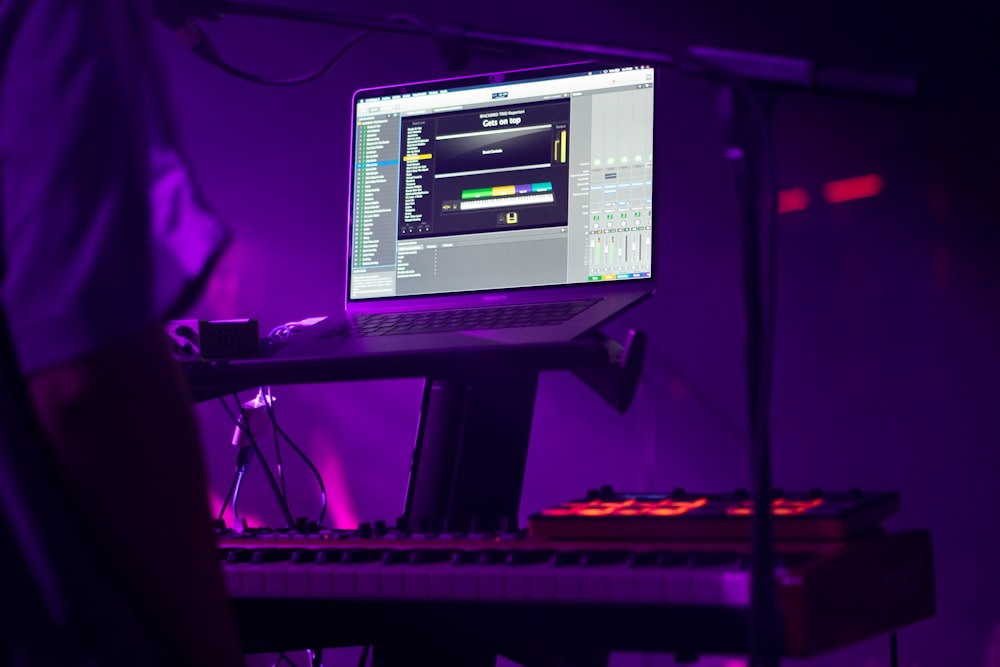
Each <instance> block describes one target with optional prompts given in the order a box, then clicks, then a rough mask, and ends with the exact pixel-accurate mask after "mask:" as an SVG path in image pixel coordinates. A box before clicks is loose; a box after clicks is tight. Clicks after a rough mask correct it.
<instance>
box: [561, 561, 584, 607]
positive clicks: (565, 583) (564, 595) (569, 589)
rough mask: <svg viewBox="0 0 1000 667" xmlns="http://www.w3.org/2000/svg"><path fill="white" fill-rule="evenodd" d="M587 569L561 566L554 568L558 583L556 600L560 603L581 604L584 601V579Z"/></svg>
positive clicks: (580, 566)
mask: <svg viewBox="0 0 1000 667" xmlns="http://www.w3.org/2000/svg"><path fill="white" fill-rule="evenodd" d="M586 569H587V568H585V567H584V566H582V565H559V566H556V567H554V568H553V572H554V574H555V582H556V591H555V592H556V596H555V599H556V600H558V601H559V602H579V601H580V600H582V599H583V579H584V575H585V574H586V572H585V571H586Z"/></svg>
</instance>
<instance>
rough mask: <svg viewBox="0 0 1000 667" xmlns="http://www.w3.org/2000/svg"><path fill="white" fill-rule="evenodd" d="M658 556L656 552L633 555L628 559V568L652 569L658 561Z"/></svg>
mask: <svg viewBox="0 0 1000 667" xmlns="http://www.w3.org/2000/svg"><path fill="white" fill-rule="evenodd" d="M659 556H660V554H659V553H657V552H656V551H642V552H639V553H633V554H632V557H631V558H630V559H629V563H628V564H629V567H653V566H655V565H656V561H657V560H658V559H659Z"/></svg>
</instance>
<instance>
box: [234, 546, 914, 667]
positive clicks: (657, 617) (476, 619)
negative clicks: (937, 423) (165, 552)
mask: <svg viewBox="0 0 1000 667" xmlns="http://www.w3.org/2000/svg"><path fill="white" fill-rule="evenodd" d="M369 535H370V536H367V537H362V536H360V535H359V534H358V532H356V531H320V532H319V533H316V534H312V535H292V534H288V533H274V532H270V531H263V532H261V531H249V532H248V533H246V534H244V535H243V536H236V535H232V534H229V535H226V536H224V537H223V538H222V539H220V541H219V547H220V557H221V558H222V560H223V571H224V575H225V580H226V585H227V588H228V591H229V594H230V596H231V597H232V598H233V599H234V602H236V603H237V605H236V606H237V612H238V614H240V613H241V612H242V618H241V626H242V630H243V631H244V633H245V635H247V634H249V635H251V640H256V639H260V638H261V637H262V636H263V635H264V634H265V633H273V632H274V631H275V630H276V627H275V619H276V618H277V619H281V622H282V623H283V624H284V626H285V630H286V632H285V636H284V639H283V641H285V642H287V641H290V640H292V638H293V637H298V636H299V635H310V634H314V633H317V632H318V633H320V634H322V635H323V637H324V639H325V641H322V642H320V643H318V644H317V643H308V642H307V643H305V644H302V645H303V646H306V645H313V646H318V645H325V646H332V645H336V641H337V640H338V638H339V637H340V636H341V635H343V641H346V642H348V643H353V644H358V643H363V642H364V641H366V640H363V639H356V638H352V639H348V638H347V635H351V636H352V637H356V635H357V633H361V634H363V635H364V636H365V637H366V638H367V640H369V641H368V643H376V642H377V641H378V638H379V636H380V635H379V632H380V631H379V630H378V628H380V627H391V628H394V630H393V636H394V637H395V638H397V639H398V637H399V632H401V630H400V629H399V628H401V627H403V628H408V629H407V630H406V631H407V632H413V633H415V635H416V636H419V635H420V634H421V633H433V632H434V626H437V627H438V628H439V629H440V628H442V627H447V628H452V629H453V630H454V633H455V634H456V635H463V636H465V637H467V638H471V637H479V636H480V635H481V633H482V632H483V628H484V627H486V628H491V629H489V630H487V632H499V633H500V634H501V635H507V636H511V637H520V638H522V639H523V640H526V641H536V640H537V641H542V640H543V639H545V641H548V642H550V643H552V642H555V643H558V642H560V641H564V640H565V635H563V639H560V632H569V631H571V632H572V634H571V635H570V636H572V638H573V643H574V645H579V643H580V642H584V643H586V642H591V643H594V644H595V646H597V645H599V646H602V647H605V648H608V649H620V650H663V651H668V650H675V649H676V648H677V647H676V646H675V645H674V644H677V643H678V642H680V643H681V644H684V643H685V642H688V643H690V642H691V641H692V639H694V638H697V637H699V636H701V635H704V639H703V641H701V643H699V644H698V645H696V646H684V649H685V650H691V651H697V652H740V651H742V650H743V649H744V648H745V639H746V636H745V622H746V618H747V615H748V612H749V604H750V593H749V591H750V588H749V586H750V584H749V580H750V577H749V574H750V570H749V553H750V550H749V544H748V543H746V542H745V541H744V542H734V541H725V542H679V541H632V540H630V541H597V540H548V539H539V538H534V537H531V536H529V535H527V533H526V532H517V533H511V534H503V535H492V534H489V535H434V536H428V535H408V534H405V533H399V532H396V531H391V530H390V531H385V532H383V533H382V534H374V533H370V534H369ZM776 565H777V568H776V571H775V585H776V586H777V591H778V599H779V602H780V606H781V612H782V619H783V632H784V645H785V653H786V655H789V656H800V657H805V656H811V655H816V654H818V653H822V652H824V651H828V650H831V649H833V648H837V647H839V646H844V645H846V644H849V643H852V642H856V641H859V640H861V639H864V638H867V637H872V636H875V635H878V634H881V633H885V632H889V631H892V630H894V629H896V628H899V627H902V626H904V625H907V624H910V623H913V622H916V621H918V620H921V619H924V618H928V617H930V616H931V615H933V613H934V582H933V567H932V555H931V543H930V538H929V535H928V533H927V532H925V531H912V532H904V533H899V534H887V533H877V534H873V535H870V536H866V537H858V538H855V539H852V540H847V541H825V542H824V541H812V542H809V541H800V542H794V543H781V544H779V545H778V550H777V563H776ZM265 610H266V611H265ZM248 617H257V618H256V620H255V621H254V620H253V619H252V618H251V619H249V620H248ZM264 617H266V618H267V619H270V620H265V619H264ZM293 617H294V618H296V619H297V620H295V621H294V622H292V621H291V619H292V618H293ZM345 619H351V621H349V622H345ZM362 619H364V620H363V622H361V621H362ZM529 621H530V622H529ZM247 623H250V626H248V625H247ZM254 623H256V625H254ZM483 624H485V625H483ZM695 625H698V626H700V628H695V627H694V626H695ZM527 626H534V627H527ZM251 628H255V630H253V631H252V632H251V631H250V629H251ZM310 628H311V629H310ZM539 628H542V629H544V633H543V634H542V635H539V634H538V630H539ZM560 629H561V630H560ZM709 629H710V630H709ZM288 632H291V635H288V634H287V633H288ZM279 634H282V633H280V632H279ZM581 635H585V637H581ZM416 636H415V639H414V640H416ZM533 636H534V637H535V639H533V640H532V639H530V638H531V637H533ZM480 640H484V639H483V638H482V637H480ZM301 641H306V639H305V636H303V637H302V638H301ZM314 641H315V640H314ZM699 641H700V640H699ZM259 648H260V650H270V647H259Z"/></svg>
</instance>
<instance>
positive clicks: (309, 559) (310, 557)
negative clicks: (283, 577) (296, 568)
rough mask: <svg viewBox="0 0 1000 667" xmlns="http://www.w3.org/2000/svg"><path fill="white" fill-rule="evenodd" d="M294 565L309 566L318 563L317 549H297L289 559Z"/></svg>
mask: <svg viewBox="0 0 1000 667" xmlns="http://www.w3.org/2000/svg"><path fill="white" fill-rule="evenodd" d="M289 562H290V563H291V564H292V565H307V564H309V563H315V562H316V550H315V549H296V550H295V551H293V552H292V556H291V558H290V559H289Z"/></svg>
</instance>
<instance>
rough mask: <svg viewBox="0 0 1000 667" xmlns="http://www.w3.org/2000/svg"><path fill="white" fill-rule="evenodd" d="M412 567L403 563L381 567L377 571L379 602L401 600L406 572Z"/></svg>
mask: <svg viewBox="0 0 1000 667" xmlns="http://www.w3.org/2000/svg"><path fill="white" fill-rule="evenodd" d="M411 567H412V566H410V565H407V564H405V563H393V564H391V565H382V566H381V567H379V568H378V570H379V593H378V597H379V599H381V600H401V599H402V598H403V597H405V595H404V590H405V589H404V583H403V582H404V579H405V578H406V571H407V570H408V569H410V568H411Z"/></svg>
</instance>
